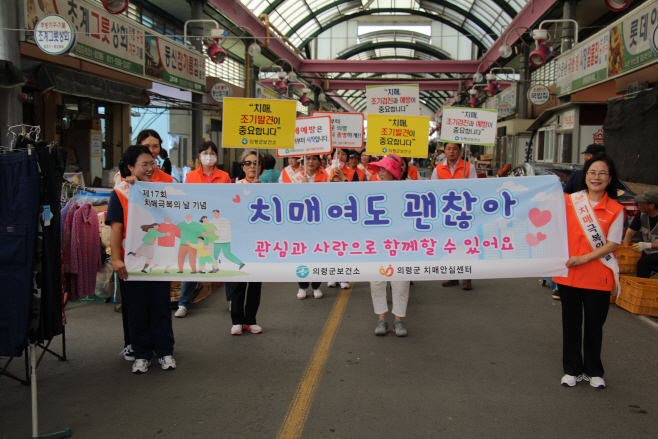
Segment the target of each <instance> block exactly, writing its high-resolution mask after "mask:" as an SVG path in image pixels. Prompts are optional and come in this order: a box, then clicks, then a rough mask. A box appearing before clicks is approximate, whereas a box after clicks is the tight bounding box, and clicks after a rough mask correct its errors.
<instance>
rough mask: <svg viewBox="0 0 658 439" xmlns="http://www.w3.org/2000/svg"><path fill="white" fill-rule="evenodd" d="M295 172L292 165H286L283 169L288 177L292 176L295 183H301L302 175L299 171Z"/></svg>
mask: <svg viewBox="0 0 658 439" xmlns="http://www.w3.org/2000/svg"><path fill="white" fill-rule="evenodd" d="M297 169H298V172H294V171H293V170H292V168H291V167H290V166H286V167H285V168H284V169H283V170H284V171H285V172H286V173H287V174H288V178H290V181H291V182H293V183H301V182H302V175H301V173H300V172H299V168H297Z"/></svg>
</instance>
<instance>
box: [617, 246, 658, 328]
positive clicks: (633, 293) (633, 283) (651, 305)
mask: <svg viewBox="0 0 658 439" xmlns="http://www.w3.org/2000/svg"><path fill="white" fill-rule="evenodd" d="M641 256H642V252H636V251H634V250H633V249H632V247H624V246H619V247H617V261H618V262H619V278H620V279H619V281H620V283H621V294H620V295H619V296H618V297H617V298H616V299H615V298H614V297H611V299H610V302H611V303H613V302H614V303H616V304H617V305H618V306H620V307H621V308H624V309H625V310H626V311H629V312H632V313H633V314H642V315H645V316H653V317H658V280H656V279H643V278H637V277H633V276H630V275H631V274H635V273H637V262H638V261H639V260H640V257H641ZM613 299H615V300H613Z"/></svg>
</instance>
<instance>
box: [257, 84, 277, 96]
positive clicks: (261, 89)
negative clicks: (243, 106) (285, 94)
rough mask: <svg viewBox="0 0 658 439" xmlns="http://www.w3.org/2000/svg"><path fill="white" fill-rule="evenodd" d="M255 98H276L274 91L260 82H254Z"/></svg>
mask: <svg viewBox="0 0 658 439" xmlns="http://www.w3.org/2000/svg"><path fill="white" fill-rule="evenodd" d="M256 99H277V96H276V92H275V91H274V90H272V89H271V88H267V87H265V86H264V85H262V84H256Z"/></svg>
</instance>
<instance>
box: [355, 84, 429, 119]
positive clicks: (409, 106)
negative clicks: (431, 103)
mask: <svg viewBox="0 0 658 439" xmlns="http://www.w3.org/2000/svg"><path fill="white" fill-rule="evenodd" d="M419 90H420V87H419V86H418V84H397V85H395V84H394V85H369V86H367V87H366V100H367V101H368V107H367V110H366V111H367V112H368V114H369V115H370V114H399V115H401V116H420V98H419V93H420V92H419Z"/></svg>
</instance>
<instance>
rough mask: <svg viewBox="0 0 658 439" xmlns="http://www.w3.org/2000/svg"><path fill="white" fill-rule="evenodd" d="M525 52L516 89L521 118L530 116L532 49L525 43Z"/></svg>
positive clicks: (520, 59)
mask: <svg viewBox="0 0 658 439" xmlns="http://www.w3.org/2000/svg"><path fill="white" fill-rule="evenodd" d="M521 47H522V48H523V49H522V50H523V52H521V56H520V57H519V85H518V86H517V89H516V96H517V104H516V113H517V114H518V115H519V119H527V118H528V96H527V95H528V89H529V86H530V66H529V60H528V58H529V56H530V49H529V48H528V46H526V45H525V44H524V45H522V46H521Z"/></svg>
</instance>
